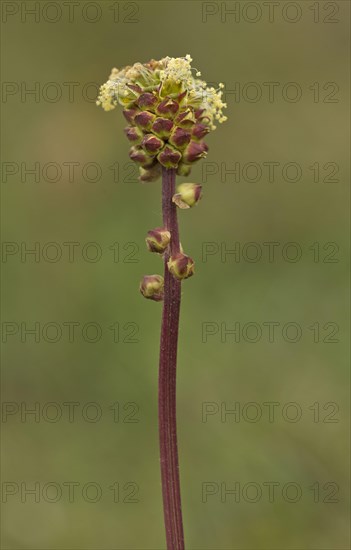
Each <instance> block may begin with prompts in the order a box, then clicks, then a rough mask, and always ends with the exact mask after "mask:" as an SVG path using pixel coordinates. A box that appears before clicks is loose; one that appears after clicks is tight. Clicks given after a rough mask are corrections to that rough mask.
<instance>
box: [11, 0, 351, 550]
mask: <svg viewBox="0 0 351 550" xmlns="http://www.w3.org/2000/svg"><path fill="white" fill-rule="evenodd" d="M34 4H36V7H34V9H35V10H37V11H36V15H30V14H29V13H27V12H26V8H27V9H31V8H33V5H34ZM251 4H252V3H251ZM277 4H278V5H277V7H276V8H275V14H274V21H273V20H272V21H270V20H269V16H268V9H267V7H264V3H256V4H254V5H251V7H250V6H248V3H247V2H227V3H221V2H218V3H217V2H207V3H206V2H200V1H190V2H184V1H180V2H168V1H164V2H158V1H156V2H149V1H139V2H108V1H106V2H95V3H94V2H93V3H91V2H90V3H87V2H75V3H74V2H72V3H70V2H62V3H56V4H55V3H53V2H37V3H34V2H3V3H2V9H3V12H2V31H3V32H2V46H3V48H2V80H3V99H2V115H3V116H2V120H3V144H2V160H3V164H2V169H3V170H2V181H3V183H2V193H3V222H4V226H3V241H4V244H3V258H2V259H3V265H2V268H3V295H2V328H3V337H2V338H3V368H2V391H3V395H2V398H3V416H2V441H3V445H2V489H3V504H2V548H4V549H35V550H37V549H62V550H63V549H67V550H68V549H87V550H89V549H102V550H110V549H119V550H122V549H123V550H124V549H128V550H137V549H138V550H146V549H148V550H156V549H157V550H160V549H163V548H165V539H164V527H163V515H162V514H163V513H162V498H161V486H160V473H159V458H158V432H157V370H158V345H159V332H160V316H161V306H160V304H157V303H153V302H146V301H145V300H142V298H141V296H140V294H139V292H138V284H139V279H140V277H141V276H142V275H143V274H145V273H158V272H159V273H161V272H162V264H161V260H160V258H158V257H155V256H153V255H151V254H149V253H147V252H146V250H145V246H144V236H145V233H146V231H147V230H149V229H151V228H153V227H155V226H158V225H159V224H160V220H161V206H160V183H159V182H156V183H154V184H147V185H141V184H140V183H139V182H137V181H136V178H135V171H133V169H132V166H131V165H130V163H129V158H128V144H127V141H126V139H125V137H124V135H123V127H124V125H125V121H124V118H123V117H122V114H121V112H120V111H117V110H116V111H114V112H112V113H104V112H103V111H102V110H101V109H98V108H97V107H96V106H95V105H94V95H95V90H96V86H97V85H100V84H101V83H103V82H105V81H106V80H107V78H108V76H109V74H110V70H111V68H112V67H115V66H116V67H122V66H124V65H127V64H132V63H134V62H135V61H147V60H149V59H150V58H155V59H159V58H161V57H164V56H166V55H169V56H182V55H185V54H187V53H190V54H191V56H192V57H193V60H194V61H193V65H194V66H195V67H196V68H197V69H199V70H200V71H201V72H202V75H203V77H204V78H205V79H207V81H209V82H223V83H224V84H225V87H226V90H227V97H226V100H227V103H228V110H227V113H226V114H227V115H228V122H227V123H225V124H223V125H222V126H220V127H219V128H218V130H217V131H216V132H214V133H212V134H211V135H210V136H209V138H208V144H209V147H210V152H209V155H208V157H207V159H206V161H204V162H203V163H202V164H197V165H196V167H195V168H194V169H193V172H192V175H191V177H190V180H189V178H187V181H195V182H201V181H202V182H203V183H204V198H203V200H202V202H201V204H200V205H199V206H198V207H197V208H196V209H194V210H193V211H185V212H180V213H179V222H180V231H181V240H182V244H183V246H184V249H185V250H186V252H187V253H188V254H190V255H191V256H192V257H193V258H194V259H195V261H196V275H195V276H194V277H193V278H192V279H190V280H189V281H186V282H185V283H184V285H183V303H182V312H181V329H180V341H179V364H178V436H179V453H180V468H181V486H182V499H183V513H184V528H185V537H186V546H187V548H189V549H192V550H195V549H223V550H224V549H226V550H229V549H238V550H239V549H243V550H244V549H245V550H249V549H250V550H253V549H254V550H263V549H267V550H268V549H280V550H281V549H283V550H285V549H286V550H287V549H299V550H302V549H303V550H305V549H316V550H317V549H318V550H319V549H346V548H349V539H348V525H349V520H348V510H349V508H348V488H349V482H348V456H349V455H348V404H349V401H348V395H349V392H348V387H349V385H348V371H347V366H348V347H347V338H348V330H349V324H348V323H349V318H348V307H347V303H348V292H347V268H348V259H347V251H348V236H347V235H348V232H347V228H348V182H349V173H348V164H347V158H348V149H349V144H348V108H347V98H348V93H347V88H348V61H349V60H348V44H349V28H348V17H349V3H348V2H329V3H327V2H308V1H303V2H297V3H295V5H297V8H296V7H295V8H294V7H290V8H289V7H287V6H286V4H287V3H286V2H279V3H277ZM288 4H289V3H288ZM290 4H291V3H290ZM327 4H328V5H329V7H328V5H327ZM55 5H56V7H55ZM74 5H75V6H74ZM257 5H258V7H257ZM38 6H39V7H38ZM57 6H59V8H60V9H61V10H62V11H61V15H60V9H58V8H57ZM235 6H236V9H237V10H238V11H237V14H236V15H235V14H234V15H231V14H228V13H226V11H225V9H226V8H227V9H234V8H235ZM255 6H256V7H255ZM68 8H70V10H72V11H69V9H68ZM312 8H313V9H312ZM296 9H298V11H297V12H295V11H294V10H296ZM73 10H74V11H73ZM257 10H258V11H257ZM260 10H262V14H261V16H260ZM299 10H300V11H301V13H300V11H299ZM72 14H73V15H72ZM299 15H301V17H299ZM256 17H257V18H258V20H257V21H256V22H249V21H248V19H250V18H251V20H252V19H255V18H256ZM289 18H290V21H289ZM293 20H295V22H292V21H293ZM50 21H51V22H50ZM249 82H251V83H256V84H254V85H253V86H251V88H250V89H249V88H248V87H247V86H246V87H245V84H247V83H249ZM268 82H275V83H276V84H275V85H274V92H275V95H274V98H273V99H272V100H271V101H270V100H269V97H268V85H267V84H266V85H264V84H263V83H268ZM289 82H290V83H291V82H293V83H297V86H298V88H297V89H300V90H301V94H302V95H301V97H300V98H298V100H296V101H293V100H291V98H294V90H296V84H295V85H293V86H290V87H289V86H288V87H286V84H287V83H289ZM50 83H51V84H50ZM316 83H317V84H316ZM327 83H329V84H327ZM330 83H336V85H337V86H336V85H335V84H330ZM284 86H285V87H284ZM33 89H34V90H36V93H35V94H28V93H27V94H26V90H27V91H28V90H33ZM239 89H240V92H239ZM228 90H232V91H233V90H236V94H234V93H228ZM255 90H259V91H261V92H262V97H261V98H260V99H258V100H257V101H250V98H251V99H252V98H254V96H255V93H256V92H255ZM317 91H319V94H318V95H317ZM60 93H61V96H60ZM289 93H290V94H291V95H290V96H289ZM57 94H58V95H57ZM286 94H288V95H286ZM55 98H56V99H55ZM289 98H290V100H289ZM249 162H253V163H257V164H258V165H259V166H260V168H261V169H262V176H261V177H259V178H257V181H249V179H250V177H251V179H254V176H253V175H252V174H254V172H250V171H249V172H247V173H246V172H245V170H246V169H247V167H246V168H243V167H244V166H245V165H246V163H249ZM267 162H276V163H279V165H277V168H276V171H275V176H274V181H269V178H268V175H267V168H265V165H264V164H263V163H267ZM291 162H294V163H297V164H298V166H299V167H300V168H301V177H300V178H299V181H295V182H293V181H287V180H288V179H289V177H290V179H293V168H291V172H289V175H288V177H286V173H285V172H283V171H282V167H283V166H284V165H285V164H286V163H291ZM21 163H22V166H21ZM35 163H39V164H37V165H36V169H37V170H39V172H40V173H39V175H38V176H37V178H36V177H35V176H34V175H30V174H26V173H25V169H26V168H28V169H29V168H33V167H35ZM47 163H54V164H51V165H48V164H47ZM67 163H75V164H67ZM88 163H95V164H88ZM236 163H239V164H240V168H243V170H244V172H242V173H241V174H240V175H239V176H237V177H236V178H235V177H234V175H232V174H227V175H226V173H225V170H233V169H234V168H235V166H236V167H238V165H236ZM315 163H318V164H317V165H316V164H315ZM327 163H333V164H328V165H327ZM96 165H98V167H99V168H98V170H99V171H98V173H97V172H96ZM313 165H314V166H315V168H314V170H312V169H311V168H310V167H311V166H313ZM316 166H318V167H319V174H317V168H316ZM38 167H39V168H38ZM57 167H58V168H57ZM69 167H71V171H72V170H73V168H74V177H73V176H72V172H71V173H70V172H69ZM336 169H337V173H336V174H334V176H330V174H332V172H334V171H336ZM57 170H58V172H57ZM252 170H254V167H253V168H252ZM60 171H61V172H60ZM96 174H98V175H97V176H96ZM245 174H249V176H247V175H246V176H245ZM284 174H285V176H284ZM291 174H292V175H291ZM328 174H329V178H328ZM71 176H72V177H71ZM36 179H37V180H38V181H35V180H36ZM55 180H57V181H55ZM205 180H206V181H205ZM179 181H186V180H184V179H181V178H179ZM249 242H254V243H257V244H256V245H255V246H256V247H259V248H260V247H261V249H262V251H263V254H262V258H261V259H260V260H258V261H256V262H250V261H248V259H247V255H246V252H243V247H244V245H245V243H249ZM267 242H277V243H279V245H277V247H276V248H275V255H274V258H273V259H272V261H269V258H268V255H267V246H265V245H263V243H267ZM289 242H295V243H298V246H299V247H300V248H301V258H299V260H298V261H296V262H293V261H288V260H287V259H286V256H285V257H284V256H283V255H282V250H283V247H284V245H286V243H289ZM21 243H24V244H21ZM35 243H39V244H37V245H35ZM47 243H56V244H53V245H51V248H50V246H48V245H47ZM63 243H77V244H75V245H71V247H74V248H71V250H74V252H72V254H73V256H71V257H69V254H68V245H67V244H66V245H64V244H63ZM87 243H96V244H95V245H87ZM206 243H214V244H212V245H211V246H212V247H213V248H212V251H213V253H212V255H208V256H206V255H205V254H204V251H206V250H208V248H206V247H208V244H206ZM235 243H240V244H239V245H238V244H236V245H235ZM315 243H318V244H317V245H316V244H315ZM326 243H336V245H326ZM35 246H37V250H39V256H38V257H37V258H36V257H35V256H33V255H25V254H24V248H23V247H27V248H28V249H32V248H34V247H35ZM234 246H240V247H241V251H242V252H241V254H239V256H237V257H236V258H235V257H234V256H233V255H228V256H225V255H223V254H222V255H221V253H220V250H221V249H222V251H223V250H225V247H226V248H227V249H231V248H233V247H234ZM330 246H331V248H330ZM21 247H22V252H21ZM38 247H39V248H38ZM223 247H224V248H223ZM323 247H325V248H323ZM317 249H319V257H317V256H316V250H317ZM245 250H247V249H245ZM284 250H285V251H286V249H284ZM57 251H61V252H62V257H61V258H57V261H50V258H51V259H55V256H56V254H57ZM333 251H335V254H334V253H333V254H332V255H331V256H328V254H329V253H332V252H333ZM96 252H98V253H99V257H98V258H97V261H89V258H90V259H94V257H95V255H96ZM288 253H291V255H292V256H293V253H294V252H293V249H292V248H291V249H290V251H289V250H288ZM247 254H249V255H250V254H251V256H253V255H254V252H253V249H252V250H251V251H247ZM330 258H331V259H332V260H337V261H329V260H330ZM205 260H206V261H205ZM70 322H72V323H73V322H74V323H76V324H75V333H74V338H73V337H72V338H70V334H71V333H69V330H68V329H69V327H68V325H67V323H70ZM248 322H251V323H256V324H258V325H259V327H260V328H261V329H262V337H261V338H260V339H259V340H258V341H257V342H256V343H253V342H249V341H248V339H250V336H248V337H245V329H243V330H244V333H243V332H242V333H241V334H240V335H239V337H237V341H236V340H235V338H234V336H233V335H230V334H226V332H225V330H226V329H233V328H234V327H235V323H239V324H240V327H241V328H242V327H243V326H244V325H245V324H246V323H248ZM267 322H276V323H278V325H277V328H276V333H275V337H274V341H273V342H270V341H269V338H268V329H267V325H264V324H263V323H267ZM21 323H23V325H21ZM35 323H37V328H38V327H39V328H38V330H39V335H38V336H37V340H38V341H35V336H34V335H30V334H26V332H25V329H26V328H33V327H34V326H35ZM47 323H54V324H53V325H47ZM87 323H94V324H95V325H94V326H93V325H88V326H86V324H87ZM203 323H210V325H206V326H207V327H208V328H209V327H210V330H211V329H212V331H213V334H212V335H209V334H207V336H206V334H204V332H203V331H204V330H206V329H204V325H203ZM286 323H297V324H298V327H301V337H300V338H299V340H298V341H297V342H295V343H292V342H289V341H287V340H289V338H290V339H291V338H293V336H291V335H293V330H294V329H293V328H291V332H289V335H288V336H287V333H284V332H282V330H284V329H282V327H284V326H285V325H286ZM315 323H319V325H318V326H319V332H318V333H317V328H316V327H317V325H315ZM328 323H334V324H333V325H330V324H329V325H328ZM335 324H336V325H337V326H336V325H335ZM312 325H313V326H314V329H311V326H312ZM111 326H113V327H114V328H113V329H111ZM255 326H257V325H255ZM288 326H290V327H291V325H288ZM72 327H73V325H71V330H73V329H72ZM94 327H95V328H94ZM96 327H98V329H100V330H101V334H98V335H97V341H96V342H89V341H88V340H94V338H95V334H96V333H95V331H96ZM336 329H337V333H336V334H334V336H332V337H331V336H328V335H330V334H331V333H332V332H334V331H335V332H336ZM252 330H255V327H253V329H252ZM289 330H290V329H289ZM57 331H59V332H57ZM60 331H62V334H60ZM250 334H254V333H250ZM284 334H285V337H284ZM50 338H51V339H52V340H55V338H56V340H57V341H56V342H55V341H53V342H50V341H49V340H50ZM251 338H253V337H252V336H251ZM330 339H334V340H336V341H334V342H330V341H328V340H330ZM70 340H73V341H70ZM114 340H116V341H114ZM314 340H318V342H315V341H314ZM272 402H275V403H278V405H276V406H275V409H274V410H275V415H274V419H273V421H271V422H270V421H269V417H268V406H267V405H263V403H272ZM50 403H51V405H50ZM64 403H66V404H67V403H71V405H70V407H71V409H70V410H71V416H70V415H69V406H68V405H64ZM72 403H75V405H72ZM209 403H211V404H210V405H209ZM248 403H253V404H252V405H248ZM289 403H294V404H295V405H291V406H290V405H288V404H289ZM35 404H36V405H35ZM35 407H36V410H37V415H36V416H35V415H33V414H26V408H27V409H33V408H35ZM235 407H236V408H237V411H239V412H237V416H235V415H233V414H228V415H225V411H226V410H229V409H233V408H235ZM250 407H251V408H250ZM289 407H290V408H289ZM73 410H74V414H73V412H72V411H73ZM209 411H211V412H212V414H206V412H207V413H208V412H209ZM255 411H256V412H255ZM257 411H261V412H262V417H261V418H259V416H258V417H257V419H256V421H250V418H251V419H252V418H255V416H256V414H258V413H257ZM296 411H297V414H298V415H299V416H298V418H297V421H296V422H293V421H290V420H291V418H292V419H293V418H294V416H295V414H296ZM300 413H301V414H300ZM61 414H62V416H60V415H61ZM56 415H58V416H57V418H56V421H55V417H56ZM249 417H250V418H249ZM94 419H95V421H94ZM289 419H290V420H289ZM50 420H51V421H50ZM70 420H71V421H70ZM89 420H90V421H89ZM271 420H272V418H271ZM68 482H71V483H74V487H75V491H74V495H73V496H72V493H69V490H68V489H69V486H68V485H67V483H68ZM268 482H276V483H277V484H279V485H278V486H277V489H276V492H275V495H274V498H273V499H272V498H271V499H270V498H269V496H268V488H267V483H268ZM205 483H207V485H204V484H205ZM247 483H254V484H256V485H254V486H251V489H250V491H251V490H252V492H250V491H248V492H247V490H248V486H246V485H245V484H247ZM287 483H293V484H294V485H293V486H288V487H290V489H289V491H291V492H289V491H288V492H287V488H286V487H285V484H287ZM328 483H329V484H332V485H326V484H328ZM35 484H37V485H35ZM47 484H49V485H47ZM50 484H51V485H50ZM87 484H88V485H87ZM235 484H236V485H235ZM316 484H319V485H316ZM238 486H240V487H239V488H240V492H239V496H238V497H237V498H236V499H235V497H234V496H233V495H231V494H229V493H228V491H229V490H232V489H234V488H235V487H236V488H238ZM312 486H313V488H311V487H312ZM35 487H37V489H36V490H37V491H39V492H38V493H37V494H36V495H35V494H29V493H26V489H33V488H35ZM72 487H73V485H72V484H71V491H73V489H72ZM111 487H112V489H111ZM245 487H246V488H245ZM255 487H256V489H255ZM257 487H258V488H259V489H257ZM284 487H285V489H284ZM318 487H319V491H318V490H317V488H318ZM117 488H119V493H118V491H117ZM257 490H262V495H261V496H260V497H258V498H257V499H256V500H257V502H250V499H251V500H255V498H254V495H255V491H257ZM60 491H61V493H60ZM226 491H227V492H226ZM294 491H298V492H301V495H300V496H299V497H298V498H297V499H296V500H297V501H296V502H292V500H294V499H295V493H294ZM210 493H211V494H210ZM36 500H37V501H38V502H36ZM114 500H115V501H117V502H114ZM270 500H272V502H270ZM94 501H95V502H94Z"/></svg>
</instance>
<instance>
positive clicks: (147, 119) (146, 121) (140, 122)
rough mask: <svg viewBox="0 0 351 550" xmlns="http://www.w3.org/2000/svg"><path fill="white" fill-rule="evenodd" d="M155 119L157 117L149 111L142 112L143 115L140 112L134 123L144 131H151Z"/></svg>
mask: <svg viewBox="0 0 351 550" xmlns="http://www.w3.org/2000/svg"><path fill="white" fill-rule="evenodd" d="M155 118H156V117H155V115H153V114H152V113H150V112H149V111H142V112H141V113H140V112H139V113H138V114H137V115H135V117H134V122H135V124H136V125H137V126H139V128H141V129H142V130H150V128H151V126H152V123H153V122H154V120H155Z"/></svg>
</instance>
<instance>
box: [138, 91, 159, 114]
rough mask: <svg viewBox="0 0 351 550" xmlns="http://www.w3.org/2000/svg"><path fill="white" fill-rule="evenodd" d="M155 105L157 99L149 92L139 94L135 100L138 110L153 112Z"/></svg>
mask: <svg viewBox="0 0 351 550" xmlns="http://www.w3.org/2000/svg"><path fill="white" fill-rule="evenodd" d="M156 103H157V97H156V96H155V95H154V94H151V93H150V92H145V93H143V94H141V95H140V96H139V98H138V100H137V105H138V107H140V109H143V110H149V111H153V109H154V107H155V105H156Z"/></svg>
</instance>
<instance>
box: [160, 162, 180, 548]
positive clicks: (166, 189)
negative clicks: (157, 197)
mask: <svg viewBox="0 0 351 550" xmlns="http://www.w3.org/2000/svg"><path fill="white" fill-rule="evenodd" d="M175 179H176V172H175V170H173V169H170V170H168V169H166V168H163V169H162V213H163V226H164V227H165V228H166V229H167V230H168V231H170V233H171V242H170V246H169V249H170V250H169V249H168V250H167V251H166V252H165V254H164V263H165V269H164V281H165V289H164V302H163V314H162V327H161V343H160V369H159V386H158V387H159V390H158V391H159V393H158V419H159V433H160V460H161V479H162V494H163V510H164V518H165V528H166V540H167V549H168V550H184V533H183V521H182V507H181V499H180V482H179V465H178V448H177V421H176V369H177V343H178V327H179V311H180V290H181V283H180V281H177V280H176V279H175V278H174V277H173V276H172V275H171V274H170V272H169V271H168V268H167V261H168V259H169V257H170V255H172V256H173V255H174V254H177V253H178V252H179V231H178V222H177V207H176V205H175V204H174V203H173V202H172V197H173V195H174V193H175Z"/></svg>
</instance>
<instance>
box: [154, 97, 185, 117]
mask: <svg viewBox="0 0 351 550" xmlns="http://www.w3.org/2000/svg"><path fill="white" fill-rule="evenodd" d="M156 111H157V113H158V114H159V115H162V116H163V117H166V118H174V115H175V114H176V113H177V112H178V111H179V104H178V102H177V101H174V99H170V98H169V97H166V99H164V100H163V101H161V103H160V104H159V105H158V106H157V109H156Z"/></svg>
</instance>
